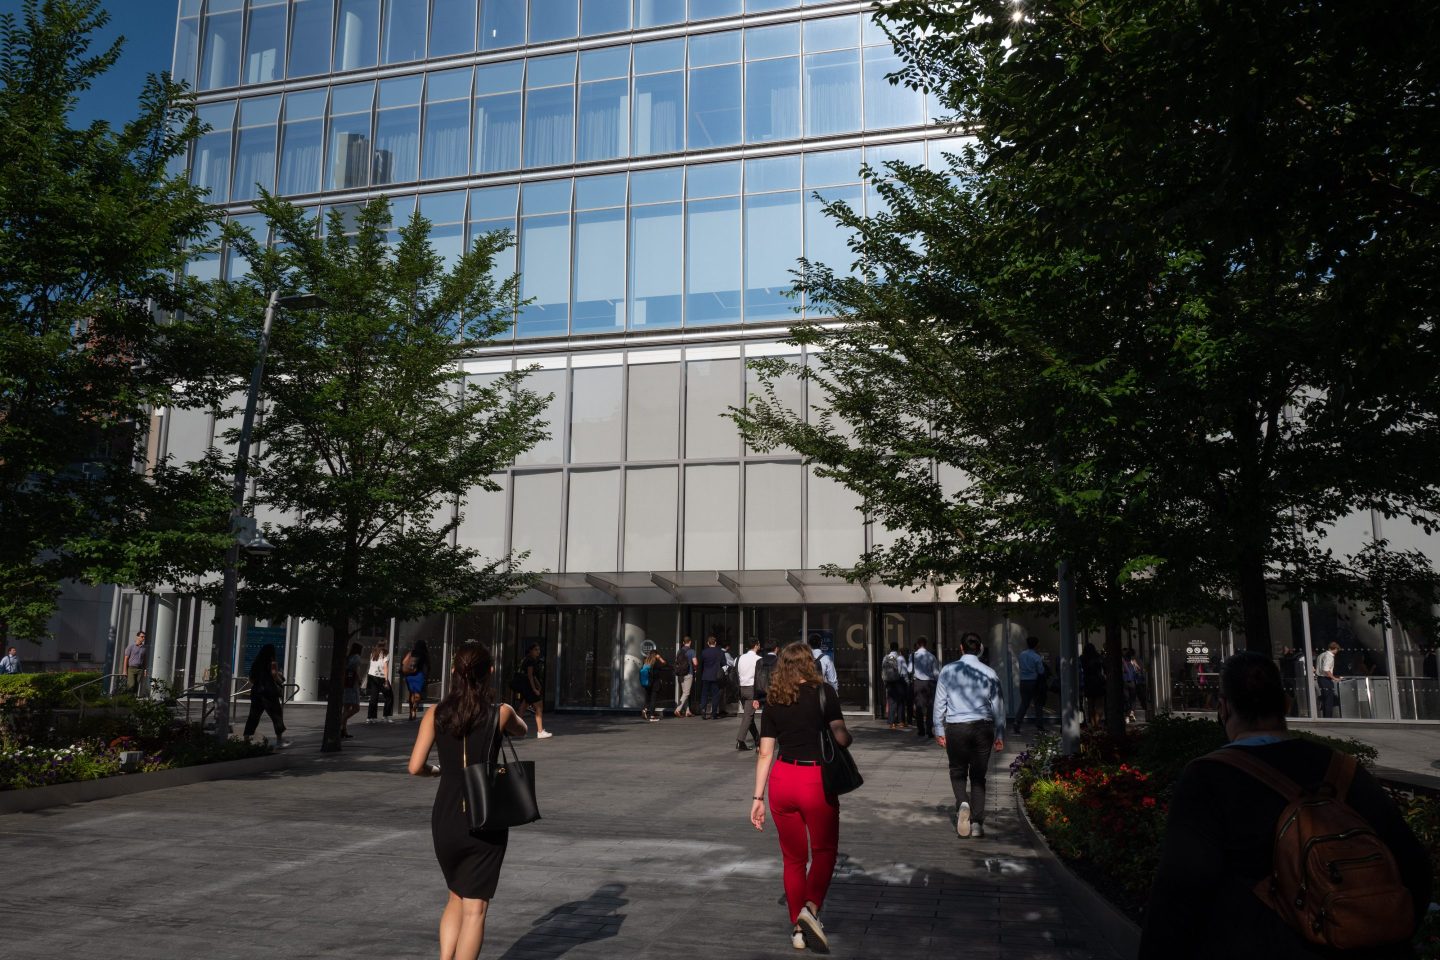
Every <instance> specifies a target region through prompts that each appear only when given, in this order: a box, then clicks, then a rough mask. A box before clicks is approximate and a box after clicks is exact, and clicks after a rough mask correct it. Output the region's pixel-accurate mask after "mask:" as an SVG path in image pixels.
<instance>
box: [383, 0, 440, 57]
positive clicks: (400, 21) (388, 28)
mask: <svg viewBox="0 0 1440 960" xmlns="http://www.w3.org/2000/svg"><path fill="white" fill-rule="evenodd" d="M429 6H430V3H429V0H385V35H384V38H383V39H382V41H381V43H382V45H383V49H382V50H381V61H382V62H384V63H406V62H407V61H410V60H424V59H425V26H426V24H425V19H426V16H427V14H428V12H429V11H428V7H429Z"/></svg>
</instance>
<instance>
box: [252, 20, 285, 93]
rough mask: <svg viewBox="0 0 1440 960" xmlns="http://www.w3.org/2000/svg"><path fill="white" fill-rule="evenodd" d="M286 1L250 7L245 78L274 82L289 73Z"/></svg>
mask: <svg viewBox="0 0 1440 960" xmlns="http://www.w3.org/2000/svg"><path fill="white" fill-rule="evenodd" d="M288 13H289V11H288V10H286V8H285V5H284V4H283V3H282V4H279V5H277V6H272V7H256V8H254V9H252V10H251V11H250V37H249V39H248V40H247V41H246V42H247V46H246V48H245V82H246V83H270V82H272V81H275V80H279V79H281V78H282V77H284V75H285V71H284V70H282V69H281V62H282V60H283V59H284V57H285V18H286V16H287V15H288Z"/></svg>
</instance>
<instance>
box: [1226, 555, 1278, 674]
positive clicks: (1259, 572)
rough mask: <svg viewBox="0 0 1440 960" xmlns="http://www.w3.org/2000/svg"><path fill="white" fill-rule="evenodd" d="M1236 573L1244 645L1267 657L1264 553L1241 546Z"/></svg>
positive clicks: (1268, 649)
mask: <svg viewBox="0 0 1440 960" xmlns="http://www.w3.org/2000/svg"><path fill="white" fill-rule="evenodd" d="M1235 574H1236V579H1237V580H1238V581H1239V583H1240V613H1241V618H1242V620H1243V629H1244V631H1245V649H1246V650H1253V651H1254V652H1256V653H1263V654H1264V655H1265V656H1267V657H1268V656H1270V655H1271V649H1270V591H1269V588H1268V586H1267V585H1266V583H1265V560H1264V554H1263V553H1262V552H1261V551H1260V550H1258V549H1254V548H1248V547H1247V548H1242V550H1241V552H1240V556H1239V557H1238V558H1237V561H1236V571H1235Z"/></svg>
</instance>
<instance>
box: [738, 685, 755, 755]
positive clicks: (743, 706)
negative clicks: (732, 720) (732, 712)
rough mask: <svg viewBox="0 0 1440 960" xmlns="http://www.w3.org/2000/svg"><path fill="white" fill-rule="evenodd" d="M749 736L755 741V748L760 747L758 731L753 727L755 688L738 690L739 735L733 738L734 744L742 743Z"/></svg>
mask: <svg viewBox="0 0 1440 960" xmlns="http://www.w3.org/2000/svg"><path fill="white" fill-rule="evenodd" d="M747 734H748V735H750V736H751V737H753V738H754V740H755V746H757V747H758V746H760V729H759V728H758V727H756V726H755V688H754V687H753V686H751V687H741V688H740V735H739V736H738V737H736V738H735V742H736V743H744V742H745V736H746V735H747Z"/></svg>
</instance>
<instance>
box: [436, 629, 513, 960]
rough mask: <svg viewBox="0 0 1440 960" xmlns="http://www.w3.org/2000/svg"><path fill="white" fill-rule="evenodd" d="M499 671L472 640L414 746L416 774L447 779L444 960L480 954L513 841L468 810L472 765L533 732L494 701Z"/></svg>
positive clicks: (469, 959) (442, 850)
mask: <svg viewBox="0 0 1440 960" xmlns="http://www.w3.org/2000/svg"><path fill="white" fill-rule="evenodd" d="M494 669H495V665H494V662H493V661H492V660H491V658H490V653H489V651H488V650H486V649H485V646H484V645H483V644H480V643H476V642H475V641H473V640H471V641H467V642H466V643H464V644H462V645H461V646H460V650H459V651H458V652H457V653H456V654H455V662H454V666H453V667H452V669H451V678H452V683H451V686H450V691H449V693H447V694H446V695H445V698H444V699H443V700H441V701H440V703H438V704H437V705H436V706H435V709H434V710H430V711H427V712H426V713H425V715H424V717H422V718H421V720H420V729H419V730H418V731H417V733H416V736H415V747H414V749H412V750H411V751H410V765H409V771H410V774H411V775H412V776H417V777H423V776H432V777H434V776H438V777H439V778H440V785H439V787H438V789H436V791H435V803H434V805H433V807H432V808H431V813H430V836H431V839H432V841H433V842H434V846H435V859H436V861H437V862H438V863H439V864H440V871H441V873H443V874H444V875H445V887H446V889H447V890H448V891H449V897H448V898H447V899H446V901H445V909H444V911H443V912H442V913H441V914H440V957H441V960H475V958H477V957H479V956H480V947H481V945H482V944H483V943H484V942H485V918H486V914H487V913H488V911H489V907H490V901H491V900H492V899H494V897H495V889H496V887H497V886H499V883H500V869H501V867H502V866H503V865H504V863H505V848H506V846H507V845H508V844H509V840H510V831H509V830H506V829H500V830H488V831H485V832H483V833H479V834H472V833H471V832H470V822H469V817H468V816H467V814H466V812H465V807H464V803H465V783H464V770H465V764H466V763H467V762H468V763H483V762H489V763H492V764H493V763H495V762H496V760H497V758H498V757H499V755H500V746H501V743H502V742H503V739H502V736H503V734H506V733H508V734H511V735H513V736H516V737H523V736H525V733H526V726H525V721H524V720H522V719H521V718H520V715H519V714H518V713H517V712H516V711H515V709H514V708H513V707H511V706H510V705H509V704H508V703H502V704H496V703H495V702H494V700H493V697H492V695H491V692H490V687H491V684H490V676H491V674H492V673H493V672H494ZM492 717H493V718H494V721H495V722H494V723H493V724H492V723H491V719H492ZM487 733H489V734H490V736H489V741H488V742H486V741H485V735H486V734H487ZM432 747H433V748H435V749H436V750H437V752H438V755H439V760H440V764H439V766H435V765H433V764H431V763H430V750H431V748H432Z"/></svg>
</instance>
